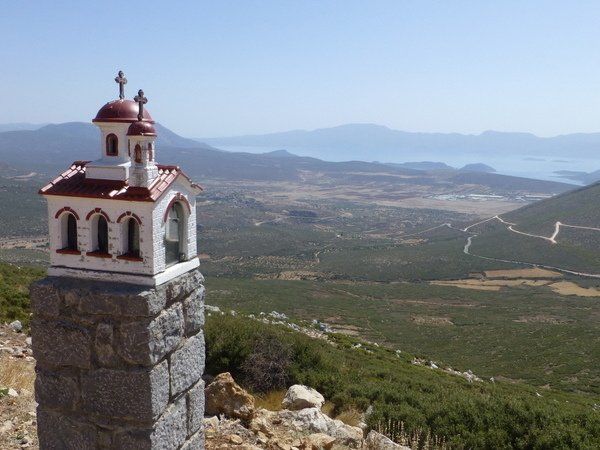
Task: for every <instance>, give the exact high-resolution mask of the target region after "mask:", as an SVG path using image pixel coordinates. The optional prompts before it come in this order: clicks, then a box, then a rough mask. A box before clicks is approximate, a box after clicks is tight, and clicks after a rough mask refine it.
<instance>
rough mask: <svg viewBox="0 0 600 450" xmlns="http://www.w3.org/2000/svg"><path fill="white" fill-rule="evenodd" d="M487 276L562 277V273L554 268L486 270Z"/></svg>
mask: <svg viewBox="0 0 600 450" xmlns="http://www.w3.org/2000/svg"><path fill="white" fill-rule="evenodd" d="M483 273H484V274H485V276H486V278H510V279H514V278H562V274H561V273H559V272H555V271H553V270H547V269H540V268H538V267H534V268H531V269H510V270H486V271H485V272H483Z"/></svg>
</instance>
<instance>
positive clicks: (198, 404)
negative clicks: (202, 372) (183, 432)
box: [187, 380, 204, 436]
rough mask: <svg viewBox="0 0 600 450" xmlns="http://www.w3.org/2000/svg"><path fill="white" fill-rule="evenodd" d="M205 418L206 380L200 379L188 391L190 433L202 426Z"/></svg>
mask: <svg viewBox="0 0 600 450" xmlns="http://www.w3.org/2000/svg"><path fill="white" fill-rule="evenodd" d="M203 418H204V380H200V381H198V383H196V385H195V386H193V387H192V388H191V389H190V390H189V391H188V393H187V419H188V435H189V436H191V435H192V434H194V433H196V431H198V430H200V429H201V428H202V420H203Z"/></svg>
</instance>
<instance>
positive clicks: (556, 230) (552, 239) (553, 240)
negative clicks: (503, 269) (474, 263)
mask: <svg viewBox="0 0 600 450" xmlns="http://www.w3.org/2000/svg"><path fill="white" fill-rule="evenodd" d="M492 220H498V221H499V222H501V223H502V224H504V225H506V229H507V230H509V231H512V232H513V233H516V234H521V235H523V236H529V237H533V238H538V239H544V240H546V241H548V242H550V243H551V244H557V243H558V241H557V240H556V238H557V237H558V234H559V233H560V229H561V227H566V228H579V229H582V230H592V231H600V228H595V227H584V226H579V225H570V224H567V223H562V222H556V223H555V224H554V233H552V235H551V236H541V235H538V234H531V233H525V232H523V231H519V230H516V229H515V228H514V227H515V226H516V225H517V224H516V223H512V222H507V221H506V220H504V219H502V218H501V217H500V216H499V215H495V216H493V217H489V218H487V219H484V220H481V221H479V222H476V223H473V224H471V225H469V226H467V227H465V228H456V227H454V226H452V224H450V223H443V224H441V225H437V226H435V227H431V228H428V229H426V230H423V231H419V232H418V233H412V234H409V235H406V236H405V237H409V236H416V235H419V234H423V233H426V232H428V231H431V230H435V229H437V228H441V227H448V228H451V229H453V230H456V231H461V232H463V233H468V234H470V236H468V237H467V242H466V243H465V246H464V248H463V253H464V254H465V255H469V256H472V257H475V258H480V259H485V260H487V261H497V262H504V263H511V264H521V265H526V266H529V267H541V268H544V269H551V270H557V271H559V272H563V273H568V274H571V275H578V276H582V277H588V278H600V274H597V273H587V272H577V271H575V270H570V269H565V268H564V267H557V266H549V265H546V264H539V263H531V262H526V261H517V260H510V259H501V258H493V257H490V256H483V255H476V254H475V253H472V252H471V245H472V243H473V238H475V237H477V236H478V234H475V233H473V232H471V231H469V230H470V229H471V228H473V227H476V226H477V225H481V224H482V223H486V222H490V221H492Z"/></svg>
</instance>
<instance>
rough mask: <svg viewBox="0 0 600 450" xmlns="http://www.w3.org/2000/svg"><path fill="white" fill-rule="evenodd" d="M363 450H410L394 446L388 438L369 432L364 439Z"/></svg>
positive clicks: (375, 432) (397, 445)
mask: <svg viewBox="0 0 600 450" xmlns="http://www.w3.org/2000/svg"><path fill="white" fill-rule="evenodd" d="M364 448H365V449H367V450H410V447H406V446H404V445H400V444H396V443H395V442H393V441H392V440H391V439H390V438H388V437H386V436H384V435H383V434H381V433H378V432H377V431H375V430H371V431H370V432H369V434H368V435H367V438H366V439H365V444H364Z"/></svg>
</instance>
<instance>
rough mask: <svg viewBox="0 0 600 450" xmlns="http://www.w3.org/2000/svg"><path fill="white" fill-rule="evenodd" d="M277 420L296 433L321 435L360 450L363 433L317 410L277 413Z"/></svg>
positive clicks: (307, 409)
mask: <svg viewBox="0 0 600 450" xmlns="http://www.w3.org/2000/svg"><path fill="white" fill-rule="evenodd" d="M276 414H277V419H278V420H281V421H282V423H284V424H286V425H287V426H289V427H292V428H294V429H296V430H298V431H305V432H306V431H308V432H312V433H323V434H327V435H329V436H331V437H333V438H335V440H336V443H338V444H341V445H345V446H348V447H350V448H360V447H361V445H362V440H363V431H362V430H361V429H360V428H358V427H353V426H350V425H346V424H345V423H344V422H342V421H341V420H336V419H332V418H331V417H329V416H328V415H327V414H325V413H323V412H322V411H321V410H320V409H319V408H305V409H301V410H298V411H289V410H285V409H284V410H283V411H278V412H277V413H276Z"/></svg>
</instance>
